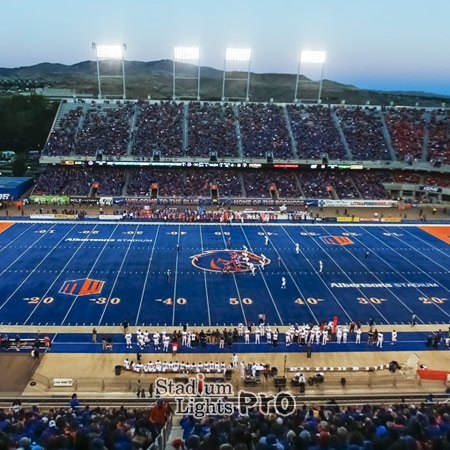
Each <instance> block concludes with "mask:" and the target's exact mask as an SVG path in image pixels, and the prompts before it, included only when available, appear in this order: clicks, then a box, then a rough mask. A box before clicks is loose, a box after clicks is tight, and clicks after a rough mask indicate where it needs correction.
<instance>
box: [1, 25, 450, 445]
mask: <svg viewBox="0 0 450 450" xmlns="http://www.w3.org/2000/svg"><path fill="white" fill-rule="evenodd" d="M129 32H130V30H129ZM347 45H349V44H347ZM90 50H91V51H92V52H93V54H94V55H95V59H96V61H95V63H94V62H93V65H92V66H91V68H93V71H91V72H90V73H89V74H90V75H89V76H90V77H91V79H92V80H94V85H93V86H94V87H93V91H94V93H93V94H92V95H91V94H86V95H81V94H80V95H77V94H73V95H72V94H70V95H65V94H64V95H63V96H62V97H59V96H57V97H58V98H52V99H51V105H52V106H51V113H49V120H50V122H51V126H50V127H49V129H48V128H47V129H46V128H45V127H42V126H40V125H39V128H40V132H41V133H43V132H45V142H44V140H42V146H41V148H40V149H39V152H37V151H36V152H31V151H30V152H29V155H31V154H32V153H38V156H37V158H36V160H35V162H34V163H33V162H30V163H27V164H31V165H33V164H34V166H33V167H34V169H33V168H32V166H28V169H27V170H24V171H23V173H20V174H17V173H15V172H14V170H13V171H12V172H11V174H12V175H18V176H14V177H13V176H11V177H8V176H0V294H1V295H0V374H1V376H0V450H2V449H16V448H18V449H19V448H21V449H25V450H26V449H34V450H38V449H60V448H67V449H152V450H153V449H154V450H165V449H166V448H167V449H170V450H172V449H175V450H179V449H186V450H197V449H199V450H200V449H202V450H203V449H205V450H209V449H211V450H266V449H267V450H268V449H277V450H297V449H298V450H301V449H336V450H338V449H346V448H349V449H350V448H351V449H377V448H386V449H391V448H392V449H403V448H405V449H406V448H408V449H409V448H411V449H420V448H430V449H447V448H450V419H449V414H450V403H449V398H450V352H449V350H450V320H449V318H450V297H449V295H450V251H449V249H450V247H449V245H450V223H449V221H450V210H449V207H450V110H449V109H448V107H447V105H446V103H445V98H446V97H445V95H441V96H438V95H432V94H429V95H428V94H427V96H426V97H425V96H422V97H420V96H419V97H420V98H421V99H422V100H421V101H419V102H417V101H416V99H417V98H418V97H417V93H415V94H414V95H412V94H411V95H409V94H408V95H406V94H401V95H405V97H404V98H405V99H406V101H405V102H402V103H398V102H395V101H392V100H391V98H394V97H388V96H385V97H383V96H381V94H380V96H378V97H377V98H379V99H381V100H380V102H379V103H374V102H372V101H364V102H359V101H355V103H351V102H347V101H345V100H342V99H340V100H339V101H333V99H332V89H331V88H330V86H331V82H330V81H329V80H327V79H326V78H325V77H324V74H325V73H326V72H325V71H326V70H327V67H328V66H326V64H331V63H332V61H333V58H332V57H331V62H330V63H329V57H330V55H329V53H328V52H326V51H324V49H320V50H319V49H314V50H312V49H310V48H308V47H304V48H301V49H300V51H299V54H298V57H297V61H296V63H297V64H298V68H297V73H296V74H291V76H290V77H289V78H287V77H286V79H287V80H288V84H289V83H291V84H290V85H289V86H290V88H291V91H292V92H291V93H289V96H290V97H289V98H291V99H290V100H289V101H287V100H286V98H284V97H280V98H275V97H274V98H270V97H269V98H267V99H266V100H265V101H260V98H261V91H264V89H261V85H262V84H261V81H260V78H261V76H260V75H261V74H256V73H254V72H253V71H252V67H253V59H252V58H253V55H254V52H255V49H253V48H250V47H242V48H237V47H227V48H226V49H225V50H224V52H223V70H216V69H214V71H213V69H211V68H209V67H205V66H202V64H201V61H200V56H201V55H202V51H201V48H199V47H197V46H185V47H181V46H173V49H171V51H172V52H173V53H172V54H171V55H170V56H169V57H170V64H168V65H167V64H166V66H167V67H166V69H167V70H166V69H165V70H166V72H164V74H163V75H164V77H165V78H164V82H163V83H162V84H163V85H164V86H165V88H164V89H165V91H164V92H165V94H164V95H163V94H161V96H162V97H163V98H157V96H153V98H152V96H151V95H148V96H143V95H136V96H134V97H133V96H130V94H129V92H130V90H131V92H134V91H133V89H134V88H135V85H134V84H133V83H136V80H137V79H139V78H136V74H135V73H134V72H133V71H132V70H130V69H131V67H132V65H131V61H127V54H128V53H129V52H130V51H132V46H131V45H126V44H123V43H121V44H114V45H111V44H108V43H107V42H105V43H103V42H98V43H92V48H91V49H90ZM334 61H336V60H334ZM308 68H312V69H313V70H314V71H315V73H316V76H315V78H306V76H305V71H307V70H308ZM0 70H1V71H3V70H4V71H3V72H1V73H2V74H3V75H2V76H5V77H6V76H9V75H5V74H7V73H9V72H7V70H9V69H0ZM58 70H62V69H61V68H58ZM128 70H130V72H131V74H128V72H127V71H128ZM158 70H161V73H159V72H158V73H159V75H158V76H160V77H161V79H162V78H163V75H161V74H162V73H163V72H162V69H158ZM28 72H29V73H31V69H28ZM211 74H213V75H211ZM78 75H79V74H77V73H75V72H74V73H69V75H65V77H67V80H69V81H67V86H70V83H72V82H73V80H74V79H75V77H76V76H78ZM139 76H141V75H139ZM71 77H73V78H71ZM132 77H135V78H132ZM258 77H260V78H258ZM130 78H132V80H131V81H130ZM255 79H258V82H256V81H252V80H255ZM11 80H12V78H11V79H9V78H8V79H7V80H3V82H2V86H8V89H9V86H11V85H13V84H14V83H16V82H15V81H11ZM152 82H154V83H156V82H155V81H154V80H153V81H152ZM283 82H284V81H283ZM405 82H406V80H405ZM40 83H41V81H36V82H33V83H32V84H33V86H34V87H36V86H40ZM44 84H45V83H44ZM130 84H131V88H130V86H129V85H130ZM213 84H214V87H211V86H212V85H213ZM269 84H270V83H269ZM61 86H62V85H61ZM133 86H134V87H133ZM34 87H33V89H34ZM27 89H28V88H27ZM37 89H41V88H39V87H36V90H37ZM213 89H215V91H217V93H218V94H217V96H212V95H210V93H211V92H212V91H213ZM258 89H259V90H258ZM270 89H271V88H267V92H269V91H270ZM44 90H45V89H44ZM355 90H356V88H355ZM215 91H214V92H215ZM392 91H394V89H392ZM39 92H41V91H39ZM42 92H43V91H42ZM42 92H41V93H42ZM264 92H265V91H264ZM270 92H272V91H270ZM36 93H37V91H36ZM166 93H167V95H166ZM20 95H24V96H27V95H28V92H25V91H24V92H21V93H20ZM33 95H34V94H33ZM39 95H41V94H39ZM355 95H356V94H355ZM383 95H384V94H383ZM386 95H387V94H386ZM392 95H394V94H392ZM395 95H400V94H398V92H397V91H395ZM3 96H4V97H5V98H6V97H8V98H9V97H11V92H6V93H3V92H2V95H1V96H0V101H1V100H2V98H3ZM408 96H409V97H408ZM266 97H268V96H266ZM266 97H263V98H266ZM355 98H356V97H355ZM388 98H389V100H386V99H388ZM402 98H403V97H402ZM413 98H414V100H411V99H413ZM408 99H409V100H408ZM16 101H17V102H19V100H16ZM8 114H9V112H6V114H5V116H1V117H6V116H7V115H8ZM11 114H13V111H11ZM5 120H6V119H5ZM36 120H37V119H36ZM2 133H4V128H1V127H0V143H2V145H3V142H5V141H4V140H3V139H4V138H3V137H2V136H1V134H2ZM15 133H16V134H17V140H18V141H19V140H20V139H25V138H26V136H19V135H20V134H21V133H18V132H15ZM30 133H31V132H30ZM11 148H13V146H11ZM0 150H2V149H1V148H0ZM5 150H6V148H5ZM29 150H31V147H30V148H27V151H29ZM3 153H4V155H3V157H2V161H1V162H0V163H1V164H2V165H1V166H0V170H1V171H2V172H4V173H3V175H4V174H5V173H7V170H9V169H8V168H9V165H8V164H10V162H7V161H6V159H7V158H9V157H10V156H11V155H13V157H14V151H12V152H9V153H8V152H6V151H5V152H3ZM16 159H19V158H18V157H17V158H16ZM29 161H31V159H30V160H29ZM5 168H6V170H5ZM33 170H34V171H33ZM0 175H2V174H1V173H0Z"/></svg>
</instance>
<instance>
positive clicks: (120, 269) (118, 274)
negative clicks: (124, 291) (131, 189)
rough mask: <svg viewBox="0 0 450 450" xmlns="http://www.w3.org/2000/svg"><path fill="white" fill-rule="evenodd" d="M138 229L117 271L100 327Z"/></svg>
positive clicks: (101, 317)
mask: <svg viewBox="0 0 450 450" xmlns="http://www.w3.org/2000/svg"><path fill="white" fill-rule="evenodd" d="M138 228H139V224H138V225H137V226H136V228H135V230H134V233H133V237H132V238H131V239H130V242H129V244H128V248H127V251H126V252H125V255H124V257H123V258H122V263H121V264H120V267H119V270H118V271H117V275H116V278H115V279H114V283H113V285H112V288H111V291H110V293H109V295H108V297H107V300H106V305H105V307H104V308H103V312H102V315H101V316H100V319H99V321H98V324H99V325H101V323H102V320H103V317H104V315H105V313H106V309H107V308H108V305H109V301H110V300H111V297H112V294H113V292H114V289H115V287H116V284H117V280H118V279H119V276H120V273H121V272H122V267H123V265H124V264H125V260H126V259H127V256H128V252H129V251H130V248H131V244H132V243H133V240H134V237H135V236H136V233H137V231H138Z"/></svg>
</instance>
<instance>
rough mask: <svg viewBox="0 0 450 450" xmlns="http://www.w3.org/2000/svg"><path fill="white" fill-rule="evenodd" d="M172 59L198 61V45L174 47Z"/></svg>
mask: <svg viewBox="0 0 450 450" xmlns="http://www.w3.org/2000/svg"><path fill="white" fill-rule="evenodd" d="M173 59H174V60H176V61H198V60H199V59H200V49H199V48H198V47H174V49H173Z"/></svg>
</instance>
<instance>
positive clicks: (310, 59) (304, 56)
mask: <svg viewBox="0 0 450 450" xmlns="http://www.w3.org/2000/svg"><path fill="white" fill-rule="evenodd" d="M326 56H327V53H326V52H323V51H311V50H303V51H302V52H301V54H300V59H299V60H298V68H297V77H296V81H295V93H294V103H298V101H299V98H298V91H299V84H300V70H301V66H302V64H321V71H320V80H319V93H318V95H317V103H320V101H321V100H320V98H321V96H322V84H323V73H324V69H325V60H326ZM303 83H314V81H312V80H305V81H303ZM303 100H304V101H315V99H303ZM300 101H301V99H300Z"/></svg>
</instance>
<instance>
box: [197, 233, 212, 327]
mask: <svg viewBox="0 0 450 450" xmlns="http://www.w3.org/2000/svg"><path fill="white" fill-rule="evenodd" d="M199 228H200V245H201V247H202V253H204V249H203V233H202V226H201V225H200V226H199ZM203 278H204V280H205V293H206V307H207V309H208V325H209V326H211V312H210V309H209V295H208V283H207V281H206V271H205V270H204V271H203Z"/></svg>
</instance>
